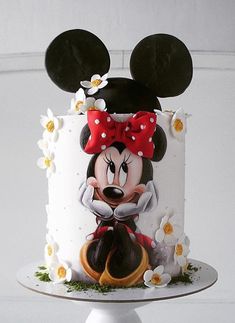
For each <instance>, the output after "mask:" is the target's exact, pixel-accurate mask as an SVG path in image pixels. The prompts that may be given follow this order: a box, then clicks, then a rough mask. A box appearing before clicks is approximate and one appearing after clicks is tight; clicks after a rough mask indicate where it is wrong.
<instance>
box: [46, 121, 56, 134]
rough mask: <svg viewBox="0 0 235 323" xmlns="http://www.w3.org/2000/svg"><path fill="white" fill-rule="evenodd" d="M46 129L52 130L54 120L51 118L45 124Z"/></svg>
mask: <svg viewBox="0 0 235 323" xmlns="http://www.w3.org/2000/svg"><path fill="white" fill-rule="evenodd" d="M46 128H47V131H49V132H53V131H54V129H55V125H54V122H53V121H52V120H50V121H48V122H47V124H46Z"/></svg>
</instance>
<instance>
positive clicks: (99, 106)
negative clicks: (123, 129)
mask: <svg viewBox="0 0 235 323" xmlns="http://www.w3.org/2000/svg"><path fill="white" fill-rule="evenodd" d="M93 110H99V111H105V110H106V103H105V101H104V100H103V99H97V100H96V99H95V98H92V97H90V98H87V100H86V104H85V106H84V108H83V113H85V112H87V111H93Z"/></svg>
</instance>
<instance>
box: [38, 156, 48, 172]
mask: <svg viewBox="0 0 235 323" xmlns="http://www.w3.org/2000/svg"><path fill="white" fill-rule="evenodd" d="M37 165H38V167H39V168H41V169H46V168H47V166H46V164H45V158H44V157H40V158H39V159H38V160H37Z"/></svg>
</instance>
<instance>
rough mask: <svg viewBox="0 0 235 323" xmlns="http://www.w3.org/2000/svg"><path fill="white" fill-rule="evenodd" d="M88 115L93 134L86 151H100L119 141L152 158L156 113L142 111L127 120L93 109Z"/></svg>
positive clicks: (92, 152) (136, 153)
mask: <svg viewBox="0 0 235 323" xmlns="http://www.w3.org/2000/svg"><path fill="white" fill-rule="evenodd" d="M87 116H88V126H89V129H90V132H91V135H90V138H89V140H88V142H87V144H86V147H85V149H84V150H85V152H86V153H88V154H95V153H99V152H101V151H103V150H105V149H106V148H108V147H110V146H111V144H112V143H114V142H115V141H118V142H122V143H123V144H125V146H126V147H127V148H128V149H129V150H130V151H131V152H132V153H133V154H135V155H138V156H140V157H145V158H152V156H153V151H154V144H153V138H152V137H153V134H154V130H155V126H156V115H155V114H154V113H150V112H141V111H140V112H137V113H136V114H134V115H133V116H132V117H130V118H129V119H128V120H126V121H125V122H118V121H115V120H114V119H113V118H112V117H111V115H109V114H108V113H107V112H100V111H92V112H88V114H87Z"/></svg>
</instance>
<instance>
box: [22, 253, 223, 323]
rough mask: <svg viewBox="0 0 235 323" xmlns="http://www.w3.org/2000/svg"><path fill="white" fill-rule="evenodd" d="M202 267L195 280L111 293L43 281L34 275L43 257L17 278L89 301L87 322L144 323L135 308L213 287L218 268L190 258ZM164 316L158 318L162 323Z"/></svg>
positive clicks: (26, 284)
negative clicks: (81, 289)
mask: <svg viewBox="0 0 235 323" xmlns="http://www.w3.org/2000/svg"><path fill="white" fill-rule="evenodd" d="M189 262H190V263H191V264H192V265H193V266H194V267H198V268H199V270H198V271H196V272H194V273H193V274H192V276H191V277H192V283H191V284H184V283H177V284H173V285H168V286H167V287H164V288H144V289H142V288H128V289H114V291H111V292H108V293H100V292H97V291H93V290H87V291H81V292H78V291H76V292H68V287H67V286H66V285H64V284H54V283H51V282H49V283H47V282H41V281H40V280H38V278H36V277H35V272H36V271H37V268H38V266H40V265H41V264H42V263H43V261H38V262H35V263H31V264H28V265H27V266H25V267H23V268H21V269H20V270H19V271H18V273H17V281H18V282H19V283H20V284H21V285H22V286H23V287H25V288H27V289H29V290H31V291H34V292H37V293H40V294H43V295H47V296H52V297H57V298H62V299H65V300H71V301H73V302H75V303H77V304H78V305H79V304H81V302H86V303H87V305H88V306H89V307H90V308H91V312H90V314H89V316H88V318H87V320H86V323H101V322H102V323H121V322H128V323H141V322H142V321H141V319H140V317H139V316H138V314H137V313H136V311H135V309H136V308H138V307H142V306H144V305H147V304H149V303H151V302H153V301H162V300H167V299H172V298H177V297H183V296H187V295H191V294H194V293H197V292H200V291H202V290H204V289H206V288H209V287H211V286H212V285H213V284H214V283H215V282H216V281H217V278H218V274H217V271H216V270H215V269H214V268H213V267H211V266H210V265H208V264H206V263H203V262H200V261H197V260H194V259H189ZM160 321H161V318H158V322H159V323H160Z"/></svg>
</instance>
